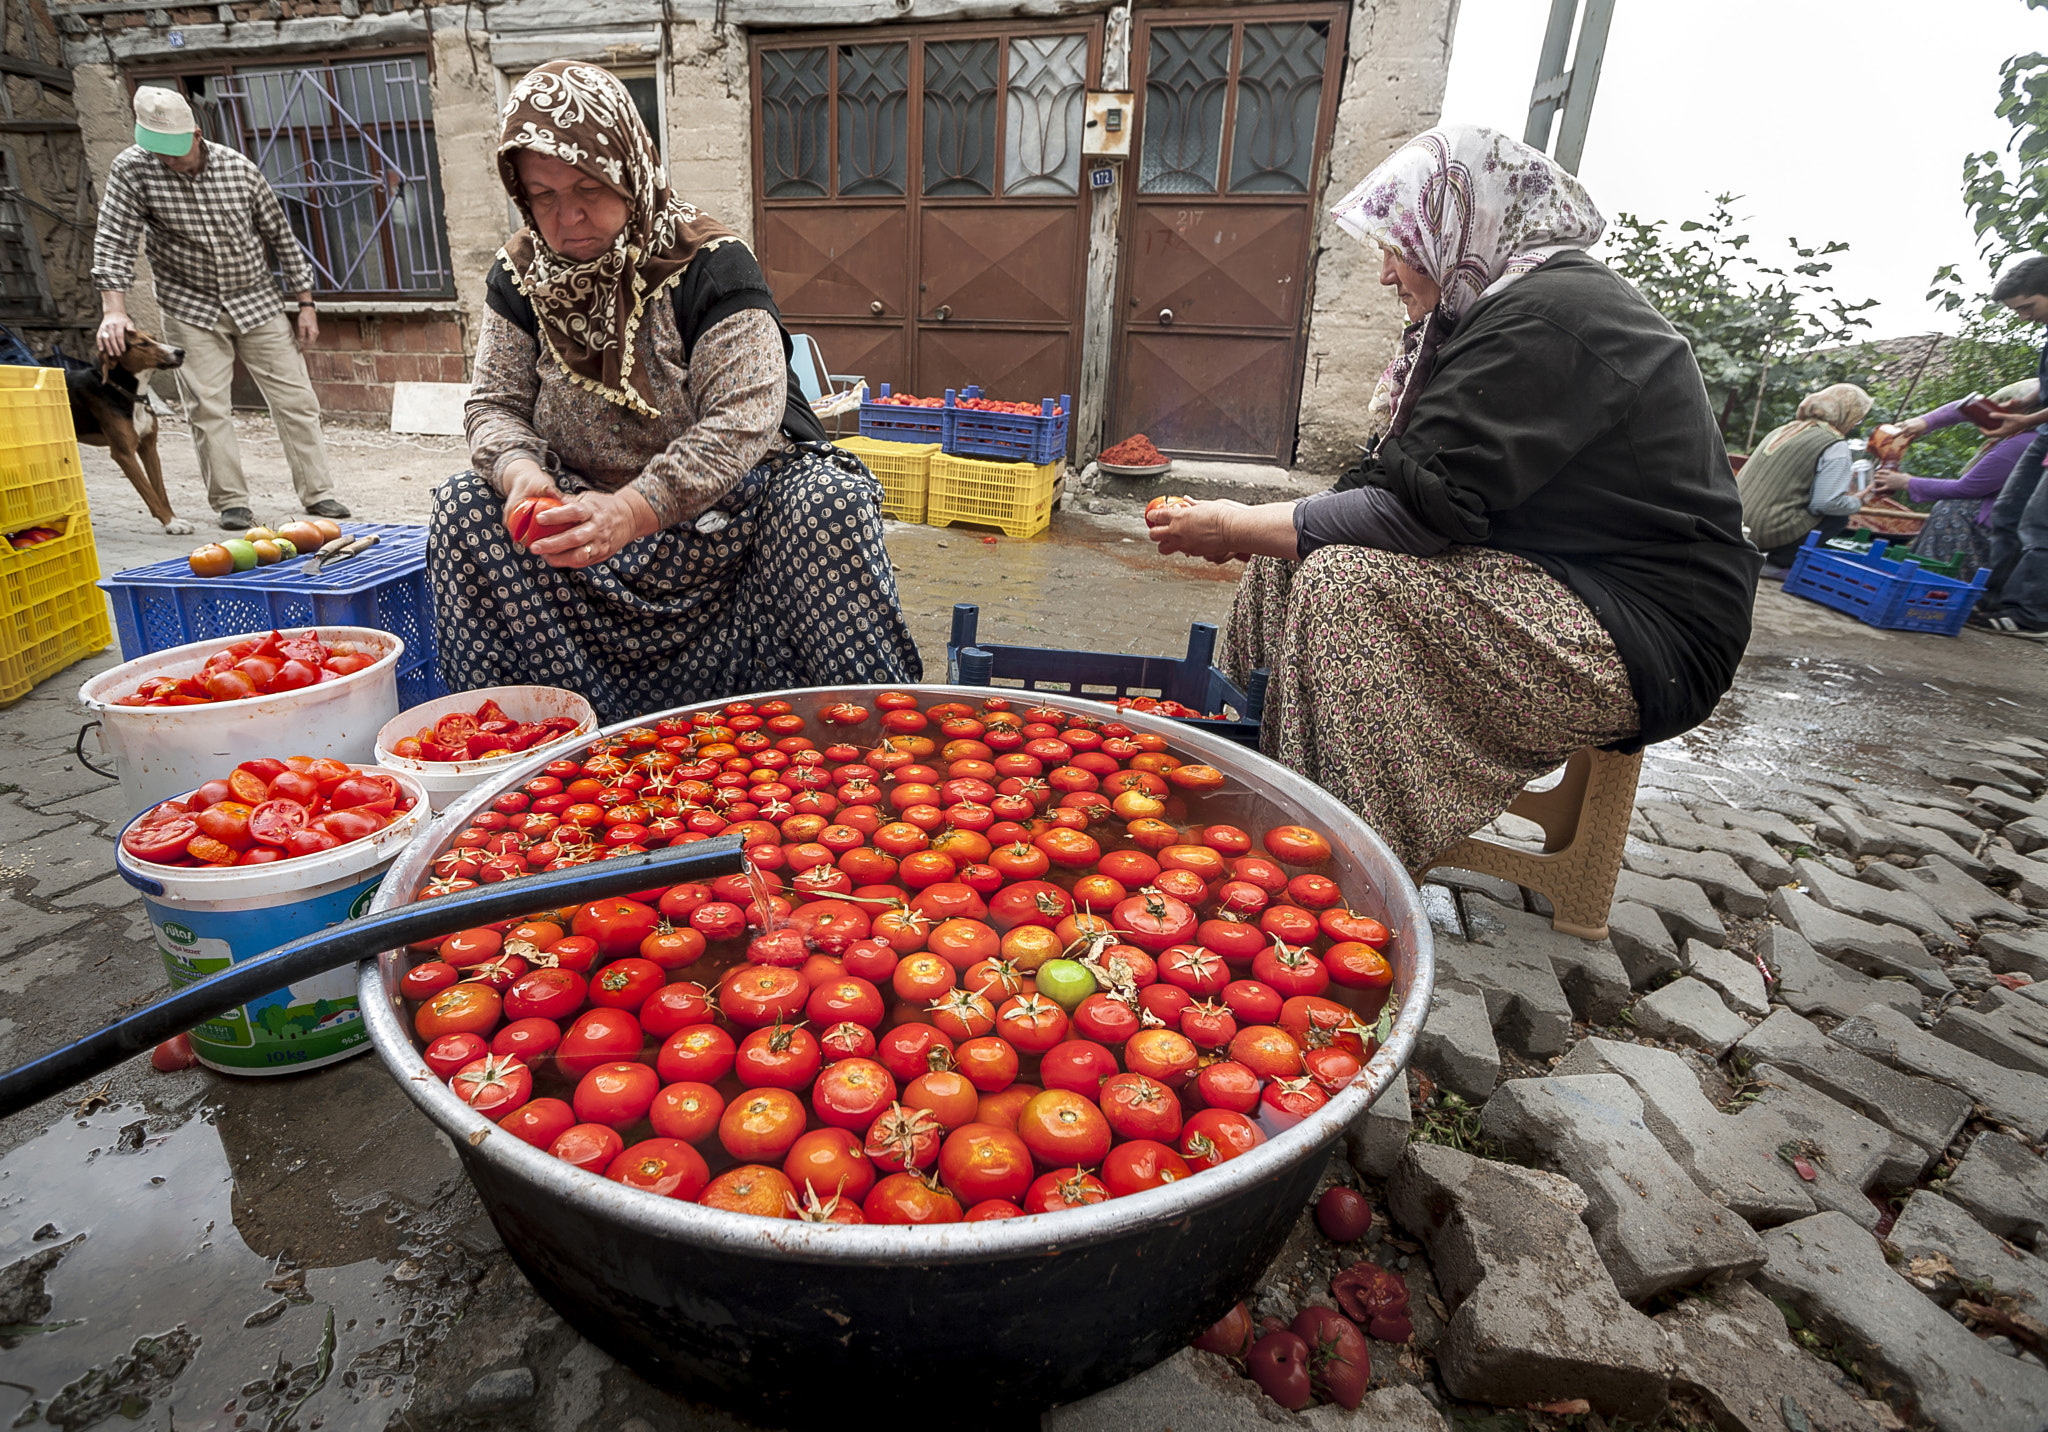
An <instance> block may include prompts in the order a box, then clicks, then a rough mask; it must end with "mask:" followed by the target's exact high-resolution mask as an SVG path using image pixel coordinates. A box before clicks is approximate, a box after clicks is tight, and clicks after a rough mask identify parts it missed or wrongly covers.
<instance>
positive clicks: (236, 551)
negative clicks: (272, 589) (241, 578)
mask: <svg viewBox="0 0 2048 1432" xmlns="http://www.w3.org/2000/svg"><path fill="white" fill-rule="evenodd" d="M220 545H221V546H223V547H225V548H227V549H228V555H229V556H231V557H233V558H234V559H235V570H236V571H237V572H247V571H250V570H251V569H253V568H254V567H255V565H256V544H255V543H254V542H251V541H250V540H249V539H248V538H246V537H230V538H228V539H227V540H226V541H225V542H222V543H221V544H220Z"/></svg>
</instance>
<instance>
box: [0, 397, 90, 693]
mask: <svg viewBox="0 0 2048 1432" xmlns="http://www.w3.org/2000/svg"><path fill="white" fill-rule="evenodd" d="M38 529H41V530H42V531H44V532H49V533H54V534H56V535H54V536H47V537H43V538H42V540H37V535H38ZM99 575H100V563H99V553H98V550H97V549H96V548H95V547H94V545H93V535H92V519H91V517H90V516H89V515H88V513H87V510H86V503H85V470H84V468H83V467H82V466H81V465H80V464H79V460H78V439H77V437H76V436H75V435H74V433H73V431H72V427H71V398H70V394H69V393H68V392H67V391H66V389H65V386H64V374H63V371H62V370H61V369H57V368H20V367H13V366H0V706H8V705H11V704H13V703H14V702H16V701H19V700H20V699H21V698H22V697H24V696H26V695H28V694H29V692H31V691H33V690H34V689H35V687H36V684H37V683H38V682H40V681H42V680H44V679H45V678H47V677H51V676H55V675H56V674H57V673H58V672H60V671H62V670H63V669H64V668H65V667H67V666H69V665H71V663H72V662H74V661H77V660H78V659H79V658H80V657H82V656H90V655H91V654H92V653H93V652H96V651H99V650H101V649H102V648H104V647H105V646H106V645H107V644H108V643H109V642H110V641H112V640H113V628H112V626H111V624H110V623H109V621H108V618H107V603H106V599H105V598H104V597H102V596H101V595H100V591H99V588H98V587H97V586H96V585H95V583H97V582H98V581H99Z"/></svg>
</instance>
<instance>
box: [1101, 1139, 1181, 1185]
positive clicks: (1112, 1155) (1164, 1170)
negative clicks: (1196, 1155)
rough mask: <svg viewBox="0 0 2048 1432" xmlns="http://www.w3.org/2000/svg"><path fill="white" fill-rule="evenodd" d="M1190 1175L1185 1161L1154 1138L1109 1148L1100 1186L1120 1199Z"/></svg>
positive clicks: (1133, 1140) (1136, 1140)
mask: <svg viewBox="0 0 2048 1432" xmlns="http://www.w3.org/2000/svg"><path fill="white" fill-rule="evenodd" d="M1193 1173H1194V1170H1193V1169H1191V1168H1189V1167H1188V1162H1187V1160H1186V1159H1184V1158H1182V1157H1181V1156H1180V1155H1179V1154H1177V1153H1175V1152H1174V1151H1173V1150H1172V1149H1170V1148H1168V1147H1167V1146H1166V1145H1165V1144H1162V1143H1160V1142H1159V1141H1158V1140H1157V1139H1132V1140H1131V1141H1130V1142H1128V1143H1122V1144H1118V1145H1117V1146H1116V1147H1115V1148H1113V1149H1111V1150H1110V1151H1109V1156H1108V1157H1107V1158H1105V1159H1104V1160H1103V1161H1102V1186H1103V1187H1104V1188H1107V1189H1108V1190H1109V1194H1110V1197H1112V1198H1123V1197H1126V1196H1127V1195H1130V1194H1133V1193H1143V1192H1144V1191H1145V1190H1146V1189H1148V1188H1159V1187H1161V1186H1162V1185H1165V1184H1169V1183H1174V1182H1177V1181H1178V1180H1180V1179H1184V1178H1187V1177H1189V1176H1190V1175H1191V1174H1193Z"/></svg>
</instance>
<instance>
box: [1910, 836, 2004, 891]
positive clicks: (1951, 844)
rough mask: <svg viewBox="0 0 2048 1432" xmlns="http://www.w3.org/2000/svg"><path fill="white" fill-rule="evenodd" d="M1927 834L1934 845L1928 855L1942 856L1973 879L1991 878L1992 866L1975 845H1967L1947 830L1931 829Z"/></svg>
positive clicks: (1929, 841)
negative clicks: (1981, 855)
mask: <svg viewBox="0 0 2048 1432" xmlns="http://www.w3.org/2000/svg"><path fill="white" fill-rule="evenodd" d="M1925 834H1926V836H1927V838H1928V844H1929V845H1930V846H1931V847H1933V848H1932V849H1930V850H1929V851H1928V852H1927V855H1928V856H1939V857H1941V858H1942V859H1943V860H1946V861H1947V862H1948V863H1949V864H1950V865H1953V866H1954V867H1955V868H1956V869H1958V870H1960V871H1962V872H1963V874H1965V875H1967V876H1969V877H1970V878H1971V879H1972V880H1989V879H1990V878H1991V867H1990V866H1989V865H1987V864H1985V863H1984V860H1983V858H1982V857H1980V856H1979V855H1978V854H1977V853H1976V849H1975V847H1974V845H1965V844H1963V843H1962V842H1961V841H1959V840H1956V839H1953V838H1952V837H1951V836H1950V835H1949V833H1948V832H1947V831H1945V830H1929V831H1926V832H1925ZM1924 858H1925V857H1923V859H1924Z"/></svg>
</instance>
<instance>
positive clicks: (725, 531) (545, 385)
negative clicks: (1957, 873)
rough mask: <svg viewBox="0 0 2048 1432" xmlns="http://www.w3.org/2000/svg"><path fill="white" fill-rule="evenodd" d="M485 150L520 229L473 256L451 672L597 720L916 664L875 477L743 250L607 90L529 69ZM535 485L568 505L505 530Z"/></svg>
mask: <svg viewBox="0 0 2048 1432" xmlns="http://www.w3.org/2000/svg"><path fill="white" fill-rule="evenodd" d="M498 172H499V176H500V178H501V179H502V180H503V181H504V184H505V189H506V192H508V193H509V194H510V195H511V196H512V199H513V202H514V203H515V204H516V205H517V206H518V208H519V212H520V214H521V216H522V217H523V218H524V219H525V220H526V226H525V227H524V228H522V229H521V230H520V231H519V232H518V233H517V234H514V235H513V236H512V239H511V241H510V242H509V243H507V244H506V245H505V247H504V249H503V251H502V252H500V253H499V255H498V259H497V262H496V263H494V264H492V266H491V272H490V276H489V279H488V282H487V284H486V298H487V311H486V313H485V315H484V323H483V330H482V332H481V334H480V335H479V337H478V341H477V355H476V366H475V377H474V382H473V383H472V386H471V396H470V399H469V402H468V405H467V407H466V409H465V412H464V416H465V419H466V424H467V427H468V432H469V452H470V462H471V465H472V466H471V470H470V471H468V472H464V473H459V474H457V475H456V476H455V477H453V478H451V479H449V481H448V482H446V483H444V484H443V485H442V487H441V489H440V490H439V491H438V492H437V493H436V494H435V504H434V515H433V521H432V526H431V529H430V534H429V543H430V545H429V566H430V569H431V572H432V576H433V581H434V600H435V630H436V636H437V637H438V639H439V647H440V650H439V656H440V669H441V675H442V678H443V679H444V680H445V681H446V682H447V683H448V686H449V688H450V689H451V690H457V691H461V690H468V689H474V688H476V687H479V686H495V685H505V684H521V683H535V684H541V685H551V686H565V687H568V688H570V689H572V690H575V691H579V692H581V693H582V694H583V695H584V696H586V697H587V698H589V700H590V702H591V704H592V705H594V706H595V707H596V708H597V711H598V714H599V715H600V716H601V717H602V718H603V719H604V720H606V721H618V720H623V719H626V718H628V717H632V716H638V715H642V714H644V713H646V712H649V711H654V710H659V709H662V708H665V707H670V706H677V705H682V704H685V703H688V702H692V701H700V700H709V699H713V698H717V697H721V696H731V695H736V694H739V693H742V692H747V691H757V690H763V689H772V688H776V687H787V686H814V685H818V686H822V685H832V684H838V683H847V682H854V683H859V682H891V683H894V682H901V681H914V680H916V679H917V678H918V677H919V675H921V667H920V665H919V662H918V655H917V646H916V644H915V642H914V641H913V640H912V639H911V636H910V633H909V630H908V628H907V627H906V626H905V625H904V621H903V614H902V612H901V610H900V609H899V607H898V605H897V598H896V581H895V577H894V574H893V573H892V571H891V569H890V566H889V558H888V555H887V553H886V552H884V550H883V547H882V519H881V507H880V499H881V489H880V487H879V485H878V484H877V483H876V482H875V480H874V478H873V477H872V476H870V475H869V473H868V472H867V470H866V469H865V468H864V467H862V466H861V465H860V463H859V462H858V461H856V460H855V459H854V458H852V457H851V456H849V455H847V454H845V453H842V452H840V451H838V450H837V449H835V448H832V447H830V446H828V445H827V444H826V443H825V440H824V439H825V434H824V430H823V429H822V428H821V427H820V426H819V424H818V421H817V419H816V418H815V417H814V416H813V415H812V414H811V412H810V409H809V408H808V407H807V406H806V405H805V403H804V400H803V397H802V394H801V392H800V390H799V388H798V386H797V382H796V378H795V375H794V374H793V373H792V372H791V371H790V368H789V335H788V333H787V332H786V331H785V330H784V329H783V327H782V320H781V316H780V314H778V313H777V311H776V308H775V300H774V299H773V298H772V297H771V296H770V294H769V292H768V286H767V283H766V281H765V280H764V279H763V278H762V276H761V270H760V267H759V266H758V265H757V264H756V263H755V262H754V256H753V255H752V254H751V253H749V252H748V251H747V246H746V245H745V244H744V243H742V242H741V241H740V239H739V238H738V237H737V236H736V235H734V234H733V233H732V232H731V231H730V230H727V229H725V228H723V227H722V226H720V225H719V224H718V223H716V222H715V221H713V220H712V219H710V218H708V217H707V216H705V215H703V214H701V213H699V212H698V211H697V209H696V207H695V206H694V205H692V204H688V203H685V202H684V201H683V200H682V199H681V198H679V197H677V196H676V195H675V194H674V193H672V192H671V191H670V189H669V187H668V178H667V175H666V174H665V173H664V171H663V170H662V168H661V164H660V161H659V158H658V157H657V154H656V151H655V148H654V143H653V140H652V139H650V138H649V137H648V134H647V130H646V128H645V127H644V126H643V125H642V124H641V122H640V117H639V114H638V112H637V111H636V110H635V109H634V107H633V101H632V97H631V96H630V95H629V94H628V93H627V91H626V88H625V86H624V85H622V84H620V83H619V81H618V80H617V79H616V78H615V77H613V75H612V74H611V73H610V72H609V71H607V70H604V69H602V68H600V67H598V66H596V65H587V64H579V63H574V62H565V61H557V62H555V63H552V64H547V65H543V66H541V67H540V68H539V69H537V70H534V71H532V72H531V73H529V74H528V75H527V76H526V77H525V78H524V79H522V80H520V82H519V83H518V85H517V86H516V87H515V88H514V89H513V91H512V94H511V97H510V98H509V99H508V100H507V102H506V104H505V109H504V115H503V124H502V127H501V130H500V133H499V140H498ZM534 498H539V499H562V500H563V505H562V506H559V507H555V508H553V509H552V510H547V511H542V512H540V513H539V515H538V517H537V518H536V519H535V525H534V528H533V531H532V533H530V534H523V535H524V536H525V542H524V545H523V546H522V545H521V543H520V542H519V541H516V540H514V539H515V536H518V535H522V534H521V532H520V529H521V528H523V527H524V525H525V523H524V520H523V514H522V511H521V504H522V503H524V502H526V501H527V500H528V499H534ZM515 524H516V525H515Z"/></svg>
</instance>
